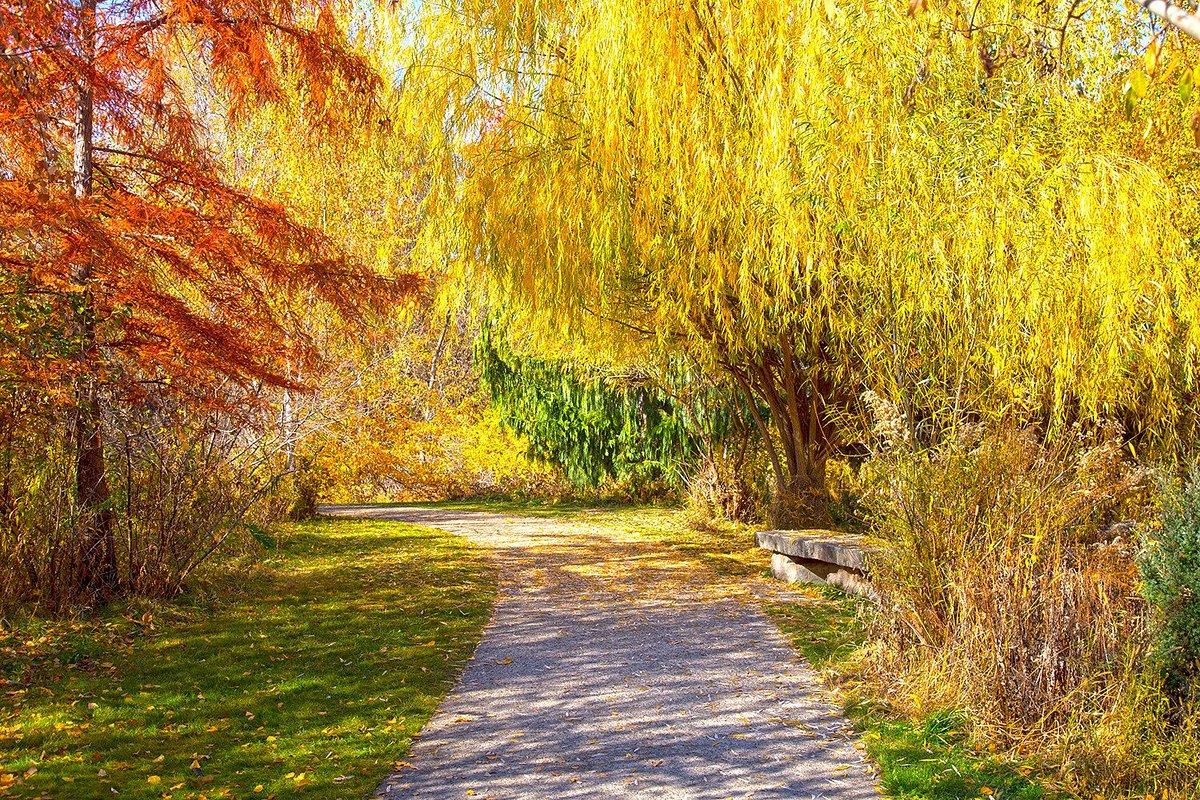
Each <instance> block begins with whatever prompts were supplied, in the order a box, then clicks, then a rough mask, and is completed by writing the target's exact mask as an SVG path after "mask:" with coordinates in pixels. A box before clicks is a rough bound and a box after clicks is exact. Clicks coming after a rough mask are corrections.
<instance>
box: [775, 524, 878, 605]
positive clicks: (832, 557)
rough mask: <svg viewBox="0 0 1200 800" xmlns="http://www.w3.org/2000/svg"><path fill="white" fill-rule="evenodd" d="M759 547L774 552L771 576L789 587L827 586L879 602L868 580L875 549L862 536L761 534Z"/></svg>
mask: <svg viewBox="0 0 1200 800" xmlns="http://www.w3.org/2000/svg"><path fill="white" fill-rule="evenodd" d="M755 541H756V543H757V544H758V546H759V547H761V548H763V549H764V550H770V551H771V554H772V555H771V572H772V573H774V575H775V577H776V578H779V579H780V580H784V581H787V582H788V583H827V584H829V585H831V586H836V587H838V588H839V589H841V590H842V591H844V592H849V593H850V594H856V595H860V596H862V597H866V598H869V599H871V600H876V601H877V600H878V595H877V594H876V593H875V589H874V587H872V586H871V582H870V579H869V576H868V570H867V562H868V555H869V553H870V552H871V549H872V548H871V547H870V546H869V545H868V544H867V543H866V540H865V539H864V538H863V537H861V536H856V535H854V534H848V533H838V532H837V531H827V530H805V531H759V532H758V533H757V534H756V535H755Z"/></svg>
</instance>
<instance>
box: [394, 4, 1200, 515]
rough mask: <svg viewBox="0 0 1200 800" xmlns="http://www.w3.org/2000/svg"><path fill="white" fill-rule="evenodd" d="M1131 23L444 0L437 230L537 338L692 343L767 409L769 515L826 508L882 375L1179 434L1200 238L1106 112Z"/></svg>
mask: <svg viewBox="0 0 1200 800" xmlns="http://www.w3.org/2000/svg"><path fill="white" fill-rule="evenodd" d="M1136 25H1137V21H1136V20H1132V21H1131V18H1130V17H1129V15H1127V14H1126V13H1125V12H1124V11H1121V10H1119V9H1117V8H1115V7H1113V8H1111V9H1109V8H1107V7H1103V6H1090V7H1087V8H1084V9H1082V10H1081V8H1080V6H1079V4H1075V3H1049V4H1047V3H1036V4H1035V3H1017V4H1010V3H992V2H982V3H974V2H972V3H963V4H960V3H957V2H951V3H948V4H933V3H929V4H927V3H924V2H919V1H918V2H914V3H912V4H911V5H910V6H909V7H907V8H905V7H903V6H901V5H899V4H896V3H891V2H875V1H874V0H866V1H865V2H838V1H837V0H828V1H827V2H824V3H809V4H800V5H797V4H795V3H788V2H780V1H779V0H753V2H716V3H707V4H704V3H693V2H686V3H657V2H650V3H646V2H641V1H640V0H639V1H638V2H632V1H631V0H592V1H591V2H584V3H576V2H571V3H566V2H561V3H560V2H546V3H538V4H535V5H530V4H526V3H520V2H499V3H494V2H475V1H474V0H463V1H460V2H454V3H447V4H435V5H430V6H428V7H427V8H425V10H424V19H423V23H422V27H421V28H420V35H419V37H418V40H417V48H418V50H419V53H418V56H417V57H416V58H415V59H414V60H415V66H414V67H413V70H412V72H411V74H409V75H408V76H407V77H406V91H408V92H409V93H410V94H409V96H410V98H411V102H412V103H413V105H414V108H416V109H423V111H414V112H413V113H414V114H418V113H424V114H426V116H427V117H428V118H431V119H436V120H437V122H438V129H437V130H435V131H431V133H430V136H431V138H432V139H434V140H436V141H439V142H441V143H442V144H443V145H444V147H445V153H446V155H445V157H444V160H443V162H442V174H441V179H440V181H438V182H436V183H435V186H434V189H433V191H432V192H431V194H430V197H429V207H430V209H431V214H433V215H436V216H437V219H435V220H432V223H431V225H430V228H429V236H430V237H431V241H436V242H439V243H441V246H442V249H441V252H442V254H443V255H444V256H445V257H448V258H451V259H453V260H454V261H456V262H457V263H458V264H459V265H460V266H461V268H462V269H463V270H465V271H466V272H467V273H468V274H471V275H475V276H479V277H485V278H486V279H488V280H490V281H492V282H493V284H494V285H496V286H498V287H500V291H501V292H502V293H503V295H504V296H505V298H506V301H507V302H509V303H510V304H511V305H512V306H513V307H514V308H516V309H520V310H522V311H523V312H524V315H525V318H526V319H527V320H529V324H530V325H532V326H533V327H534V328H535V329H540V330H542V331H544V332H546V333H547V334H548V335H554V334H557V333H561V332H562V331H564V330H567V331H570V332H573V333H574V334H575V335H577V336H579V337H581V338H584V339H587V340H589V341H592V342H599V343H601V344H602V346H604V347H606V348H608V349H609V350H610V351H612V352H614V353H615V352H627V351H628V350H629V348H630V344H631V343H636V346H637V347H640V348H641V352H643V353H646V352H652V351H658V352H662V351H670V352H684V353H687V354H689V355H691V356H693V357H695V358H696V359H698V360H699V361H700V362H701V363H703V364H706V365H708V366H709V367H710V368H713V369H715V370H719V371H720V372H721V373H723V374H724V375H725V376H726V377H727V380H728V381H729V382H730V383H731V384H733V385H735V386H737V387H740V389H741V390H742V391H743V392H744V393H745V394H746V395H747V396H749V397H753V398H755V400H756V403H755V404H753V405H754V407H762V408H764V409H766V410H768V411H769V413H768V414H765V415H764V416H763V418H761V419H760V420H759V426H760V429H761V431H762V433H763V436H764V438H765V439H766V440H767V441H768V442H770V443H771V450H772V454H771V460H772V463H773V467H774V471H775V475H776V484H777V489H776V498H777V506H776V511H777V514H776V516H777V519H776V521H777V522H779V523H785V524H787V523H791V524H795V523H797V522H798V521H802V520H803V519H805V518H808V519H811V518H813V517H818V518H819V517H821V516H822V514H821V506H822V503H823V496H824V488H823V487H824V465H825V462H826V460H827V459H828V458H829V457H830V456H831V455H832V454H834V453H836V452H837V451H838V450H839V449H840V448H842V447H844V446H846V445H847V444H849V442H848V441H847V439H848V435H847V434H846V433H845V430H846V429H845V425H844V420H845V419H847V418H848V417H853V416H854V415H856V414H857V413H859V401H858V398H859V397H860V396H861V395H862V393H863V392H864V391H865V390H867V389H871V390H874V391H875V392H877V393H879V394H881V395H883V396H885V397H887V398H889V399H892V400H894V401H896V402H897V403H899V404H900V405H901V406H902V407H904V408H906V409H908V410H909V413H910V414H912V415H913V416H914V417H920V418H923V419H924V418H929V417H931V416H932V417H937V416H938V415H939V414H946V413H957V412H961V411H963V410H969V411H970V412H971V413H973V414H984V415H1007V414H1011V415H1017V416H1019V417H1021V418H1023V419H1034V420H1038V421H1040V422H1041V423H1042V424H1044V425H1046V426H1047V428H1048V429H1053V428H1054V427H1055V426H1061V425H1063V424H1066V423H1071V422H1074V421H1079V420H1086V419H1095V418H1098V417H1101V416H1104V417H1109V416H1113V417H1120V418H1128V419H1129V420H1131V421H1133V422H1134V423H1135V426H1136V428H1137V430H1139V431H1153V432H1154V435H1155V436H1157V437H1159V439H1169V438H1170V435H1171V431H1172V430H1173V429H1174V428H1175V427H1176V426H1177V425H1178V424H1189V421H1188V419H1187V418H1186V417H1187V415H1186V414H1185V413H1184V409H1185V407H1186V403H1187V402H1188V398H1189V397H1190V396H1191V393H1192V392H1193V388H1194V382H1193V368H1194V364H1195V353H1196V349H1195V346H1196V344H1197V339H1196V337H1197V328H1196V327H1195V325H1194V320H1195V307H1194V306H1195V300H1194V293H1189V292H1186V291H1184V290H1185V288H1186V287H1187V286H1188V285H1189V278H1188V275H1189V274H1191V273H1192V263H1191V262H1192V256H1191V255H1190V253H1189V251H1188V249H1187V248H1186V247H1185V242H1184V237H1183V235H1182V234H1181V232H1180V231H1179V229H1178V228H1177V227H1175V225H1173V224H1172V221H1173V220H1174V219H1178V209H1176V208H1174V207H1173V195H1172V191H1171V187H1170V186H1169V185H1168V183H1167V182H1166V181H1165V180H1164V179H1163V178H1162V177H1160V175H1159V174H1158V173H1157V172H1155V171H1154V170H1152V169H1150V168H1148V167H1147V166H1146V165H1145V164H1144V163H1142V162H1139V160H1137V159H1136V158H1134V157H1133V146H1132V145H1131V137H1130V136H1129V135H1128V130H1127V127H1126V126H1124V125H1122V124H1120V122H1119V120H1120V117H1119V114H1120V113H1121V91H1122V86H1123V85H1124V84H1125V82H1126V78H1127V75H1128V72H1129V67H1128V56H1129V54H1131V53H1132V52H1134V48H1135V47H1139V46H1140V43H1141V42H1143V41H1144V39H1145V37H1144V36H1143V35H1142V34H1141V33H1140V32H1139V30H1138V29H1137V27H1136ZM1185 57H1186V55H1184V56H1180V58H1185ZM435 109H444V110H443V111H441V112H439V113H436V114H435V113H434V110H435ZM1133 208H1136V209H1138V211H1139V213H1137V214H1131V213H1129V212H1130V209H1133ZM547 338H548V337H547Z"/></svg>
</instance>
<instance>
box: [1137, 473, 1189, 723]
mask: <svg viewBox="0 0 1200 800" xmlns="http://www.w3.org/2000/svg"><path fill="white" fill-rule="evenodd" d="M1140 567H1141V572H1142V581H1143V594H1144V595H1145V597H1146V599H1147V600H1148V601H1149V602H1150V604H1151V605H1153V606H1154V607H1155V608H1156V609H1157V610H1158V613H1159V615H1160V623H1161V628H1160V629H1159V637H1158V645H1157V660H1158V663H1159V667H1160V668H1161V669H1162V671H1163V675H1164V677H1165V679H1166V684H1167V689H1168V691H1169V692H1170V694H1171V695H1172V696H1173V697H1174V698H1175V699H1177V700H1185V699H1187V698H1188V697H1189V696H1190V695H1192V694H1193V693H1194V692H1195V691H1196V680H1197V679H1198V678H1200V469H1197V470H1193V472H1192V474H1191V476H1190V477H1189V479H1188V481H1187V482H1186V484H1185V485H1184V487H1183V488H1182V489H1181V490H1180V491H1178V492H1177V493H1175V494H1174V495H1173V496H1169V497H1168V498H1167V500H1166V504H1165V507H1164V509H1163V520H1162V530H1161V532H1160V533H1159V535H1158V536H1157V537H1154V538H1153V539H1151V540H1150V541H1149V542H1147V544H1146V547H1145V550H1144V551H1143V553H1142V558H1141V563H1140Z"/></svg>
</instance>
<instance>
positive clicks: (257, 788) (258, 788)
mask: <svg viewBox="0 0 1200 800" xmlns="http://www.w3.org/2000/svg"><path fill="white" fill-rule="evenodd" d="M262 790H263V785H262V784H261V783H260V784H259V785H258V786H255V787H254V793H255V794H261V793H262Z"/></svg>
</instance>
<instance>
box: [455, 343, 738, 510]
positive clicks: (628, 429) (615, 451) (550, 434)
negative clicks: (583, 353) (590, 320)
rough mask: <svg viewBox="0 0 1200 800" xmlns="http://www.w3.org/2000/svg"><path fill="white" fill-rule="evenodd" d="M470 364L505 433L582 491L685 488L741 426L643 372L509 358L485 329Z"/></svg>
mask: <svg viewBox="0 0 1200 800" xmlns="http://www.w3.org/2000/svg"><path fill="white" fill-rule="evenodd" d="M475 362H476V365H477V366H478V368H479V372H480V376H481V378H482V379H483V383H484V385H485V386H486V387H487V389H488V391H489V392H490V393H491V397H492V401H493V403H494V404H495V406H496V407H497V408H498V409H499V410H500V412H501V414H502V419H503V422H504V424H505V425H506V426H508V427H509V428H511V429H512V430H514V431H516V432H517V433H519V434H521V436H522V437H524V438H525V439H526V440H527V441H528V442H529V455H530V456H532V457H533V458H536V459H538V460H540V461H544V462H548V463H551V464H555V465H556V466H558V467H560V468H561V469H562V470H563V472H564V474H565V475H566V476H567V478H568V479H569V480H570V481H571V482H572V483H575V484H576V485H579V486H591V487H595V486H598V485H599V484H600V483H601V482H602V481H603V480H605V479H606V478H607V479H612V480H614V481H616V482H618V483H619V484H623V485H624V486H625V487H627V488H628V489H630V490H631V491H633V492H635V493H640V494H646V493H654V492H656V491H661V490H664V489H666V490H672V489H674V490H677V489H679V488H681V487H682V485H683V481H684V479H685V478H686V476H687V473H688V471H689V469H691V468H693V467H694V466H695V464H696V463H697V461H698V460H699V459H700V458H702V457H703V456H704V455H705V454H706V453H707V452H709V451H710V450H711V449H712V447H713V445H715V444H718V443H720V442H721V440H723V439H724V438H726V437H727V436H728V435H729V434H730V432H731V431H733V430H735V429H736V428H737V426H738V422H739V420H737V419H735V418H734V417H733V416H732V415H731V414H730V409H731V408H734V410H735V411H736V407H733V406H731V404H729V403H728V398H724V397H721V396H720V392H719V391H718V390H715V389H713V388H712V387H710V386H706V385H703V383H701V387H700V388H699V389H697V387H696V385H695V384H694V383H693V385H691V386H680V388H678V389H677V390H675V391H671V390H670V389H669V388H667V387H666V386H665V385H664V384H666V383H673V384H676V385H681V384H687V383H689V381H688V380H687V377H688V376H687V375H686V374H685V373H684V372H682V371H681V370H679V369H676V370H675V374H674V375H673V376H671V377H672V378H673V380H669V381H668V380H663V379H662V378H659V377H656V376H652V375H649V374H647V373H645V372H638V371H630V370H625V371H623V372H619V373H615V372H611V371H606V370H602V369H599V368H597V367H594V366H590V367H589V366H586V365H584V366H580V365H576V364H572V363H570V362H567V361H562V360H553V359H541V358H532V357H530V356H528V355H522V354H520V353H515V352H513V350H512V349H511V348H510V347H509V346H508V345H507V343H506V342H505V340H504V338H503V336H499V337H497V336H496V335H495V334H494V333H493V331H492V329H491V327H488V326H485V327H484V329H483V332H482V333H481V335H480V337H479V339H478V340H477V341H476V346H475Z"/></svg>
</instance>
